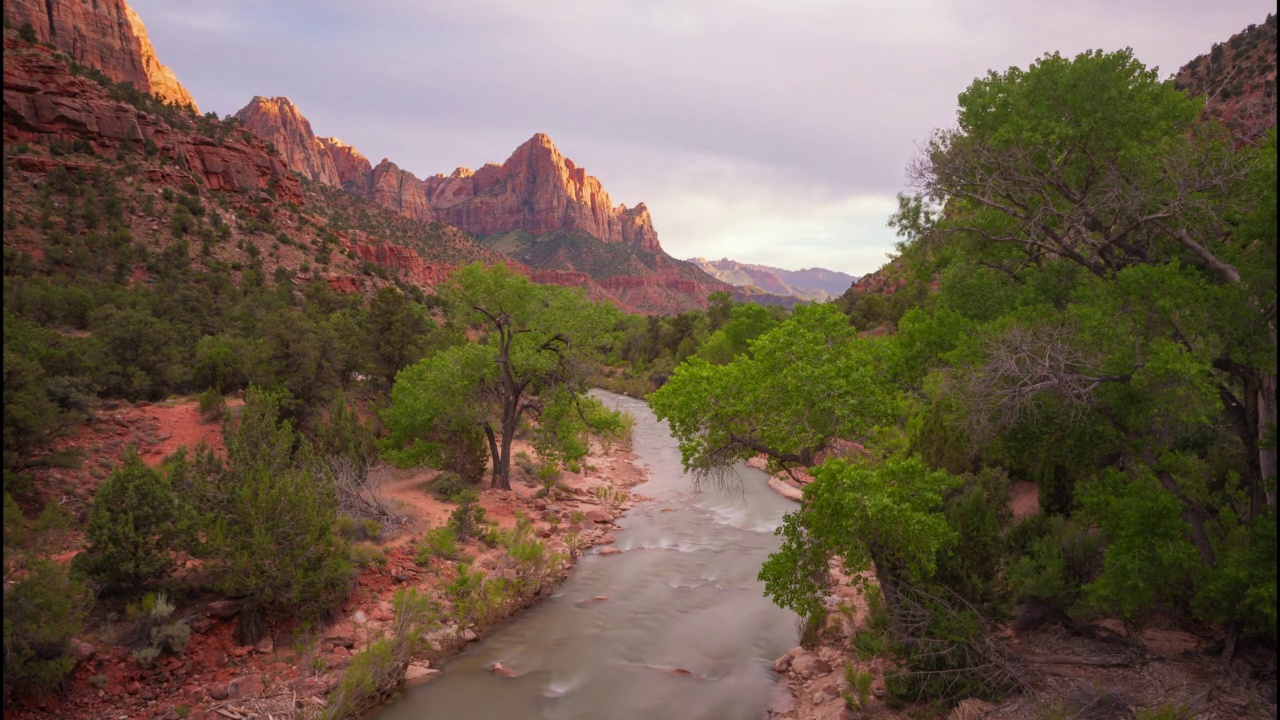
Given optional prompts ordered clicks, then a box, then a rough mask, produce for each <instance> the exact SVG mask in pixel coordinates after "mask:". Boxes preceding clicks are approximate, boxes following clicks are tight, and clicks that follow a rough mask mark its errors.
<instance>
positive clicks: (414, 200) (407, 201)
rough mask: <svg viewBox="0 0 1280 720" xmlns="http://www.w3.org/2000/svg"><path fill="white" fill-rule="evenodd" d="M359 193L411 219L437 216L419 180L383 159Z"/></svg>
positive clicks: (431, 219)
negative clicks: (367, 184) (366, 185)
mask: <svg viewBox="0 0 1280 720" xmlns="http://www.w3.org/2000/svg"><path fill="white" fill-rule="evenodd" d="M352 190H353V191H355V192H361V188H359V187H352ZM362 194H364V195H365V196H366V197H368V198H369V199H370V200H373V201H374V202H376V203H378V204H379V205H382V206H383V207H389V208H391V209H392V210H395V211H396V212H398V213H400V214H401V215H404V216H405V217H409V218H413V219H414V220H422V221H424V222H431V221H434V220H436V219H438V217H439V216H438V215H437V214H436V211H435V210H433V209H432V207H431V204H430V203H429V202H427V194H426V191H425V190H424V188H423V185H422V181H421V180H419V179H418V178H417V177H415V176H414V174H413V173H411V172H409V171H407V170H401V169H400V167H399V166H398V165H396V164H395V163H393V162H391V161H390V160H388V159H386V158H383V159H382V162H380V163H378V166H377V167H375V168H374V169H373V171H372V173H371V174H370V176H369V186H368V187H367V188H365V189H364V190H363V192H362ZM463 229H464V230H465V229H466V228H463Z"/></svg>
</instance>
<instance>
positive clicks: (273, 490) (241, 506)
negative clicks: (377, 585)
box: [208, 388, 351, 619]
mask: <svg viewBox="0 0 1280 720" xmlns="http://www.w3.org/2000/svg"><path fill="white" fill-rule="evenodd" d="M278 413H279V410H278V396H277V395H273V394H270V393H262V392H259V391H257V390H256V389H252V388H251V390H250V391H249V392H246V394H245V405H244V411H243V413H242V415H241V418H240V422H239V424H238V425H237V426H235V427H234V428H229V430H230V432H227V433H226V444H227V458H228V472H227V474H226V477H224V478H223V481H222V482H223V483H224V488H225V489H224V492H225V493H226V495H225V500H224V502H225V503H226V506H225V507H226V510H225V512H222V513H218V514H216V515H212V516H210V517H209V526H208V533H209V546H210V556H211V558H213V559H214V560H215V566H216V569H217V575H218V582H217V585H218V587H219V589H220V590H221V591H223V592H226V593H229V594H232V595H237V596H243V595H247V596H249V603H250V604H251V605H252V606H254V607H255V608H260V609H262V610H265V611H267V612H268V613H286V612H287V613H289V614H291V615H297V616H299V617H303V618H307V619H316V618H319V617H323V616H324V615H326V614H327V613H328V612H329V611H330V610H331V609H332V608H334V607H335V606H336V605H337V603H338V602H339V601H340V600H341V599H342V598H343V597H345V596H346V593H347V590H348V581H349V579H350V577H351V566H350V562H349V560H348V552H347V549H346V547H345V545H344V543H343V541H342V540H341V539H340V538H338V537H337V536H335V534H334V531H333V529H334V524H335V522H336V521H337V514H338V513H337V500H336V498H335V497H334V488H333V485H332V484H331V483H329V482H327V481H326V480H325V478H323V477H322V476H319V475H317V474H316V473H315V472H314V471H313V470H312V469H311V468H309V467H307V463H302V464H301V466H300V467H294V466H292V464H291V463H290V457H291V453H292V448H293V445H294V441H295V436H294V432H293V429H292V427H291V426H290V424H289V422H288V421H287V420H284V421H281V420H279V419H278Z"/></svg>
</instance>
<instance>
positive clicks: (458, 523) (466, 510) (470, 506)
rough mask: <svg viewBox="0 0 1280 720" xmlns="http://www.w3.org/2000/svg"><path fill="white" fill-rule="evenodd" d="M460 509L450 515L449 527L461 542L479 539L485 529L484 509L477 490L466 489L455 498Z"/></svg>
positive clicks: (454, 510) (457, 508)
mask: <svg viewBox="0 0 1280 720" xmlns="http://www.w3.org/2000/svg"><path fill="white" fill-rule="evenodd" d="M454 502H456V503H458V507H456V508H454V509H453V512H452V513H451V514H450V515H449V526H450V527H452V528H453V531H454V532H455V533H456V534H457V536H458V539H459V540H469V539H471V538H473V537H479V536H480V533H481V532H483V530H484V527H485V521H484V508H483V507H481V506H480V493H478V492H476V490H475V488H470V487H469V488H465V489H464V490H462V492H459V493H458V494H457V495H456V496H454Z"/></svg>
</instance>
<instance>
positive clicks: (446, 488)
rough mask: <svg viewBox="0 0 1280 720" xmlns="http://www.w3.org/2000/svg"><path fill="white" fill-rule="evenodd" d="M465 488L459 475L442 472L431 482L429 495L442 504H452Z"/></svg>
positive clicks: (464, 483)
mask: <svg viewBox="0 0 1280 720" xmlns="http://www.w3.org/2000/svg"><path fill="white" fill-rule="evenodd" d="M467 488H468V486H467V484H466V482H465V481H463V479H462V476H461V475H459V474H458V473H456V472H443V473H440V475H439V477H437V478H436V479H435V480H434V481H432V483H431V495H432V497H434V498H435V499H437V500H440V501H442V502H452V501H454V498H456V497H458V495H459V494H460V493H462V491H464V490H466V489H467Z"/></svg>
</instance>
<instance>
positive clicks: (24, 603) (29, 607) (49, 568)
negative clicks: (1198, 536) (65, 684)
mask: <svg viewBox="0 0 1280 720" xmlns="http://www.w3.org/2000/svg"><path fill="white" fill-rule="evenodd" d="M88 604H89V598H88V594H87V593H86V592H85V590H84V587H83V586H81V585H80V584H79V583H77V582H75V581H74V580H71V579H70V578H68V577H67V573H66V570H65V569H64V568H62V567H60V566H58V565H55V564H54V563H52V562H49V561H47V560H36V561H34V562H32V563H30V564H28V566H27V569H26V574H25V575H22V576H21V577H19V578H18V580H17V581H16V582H14V583H13V584H9V583H8V582H6V583H5V588H4V689H5V694H6V695H8V694H10V693H16V694H22V693H26V692H34V691H42V690H50V689H53V688H56V687H58V686H59V685H61V684H62V681H63V679H64V678H66V676H67V675H68V674H69V673H70V672H71V670H72V669H73V668H74V667H75V660H74V659H73V658H71V657H69V656H68V655H66V647H67V643H68V641H70V640H71V638H72V637H73V636H74V635H75V634H76V633H78V632H80V630H81V623H82V622H83V621H84V615H85V612H86V610H87V607H88Z"/></svg>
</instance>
